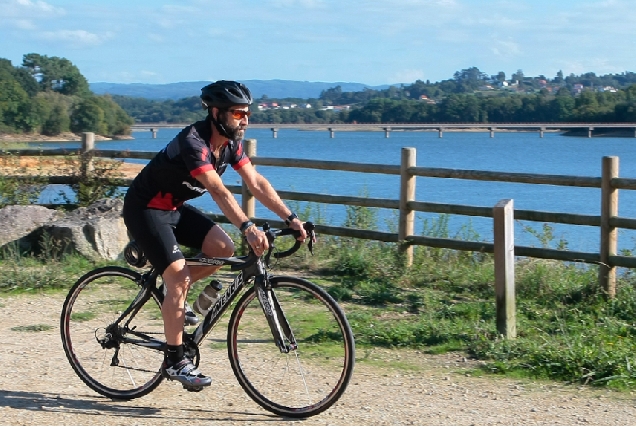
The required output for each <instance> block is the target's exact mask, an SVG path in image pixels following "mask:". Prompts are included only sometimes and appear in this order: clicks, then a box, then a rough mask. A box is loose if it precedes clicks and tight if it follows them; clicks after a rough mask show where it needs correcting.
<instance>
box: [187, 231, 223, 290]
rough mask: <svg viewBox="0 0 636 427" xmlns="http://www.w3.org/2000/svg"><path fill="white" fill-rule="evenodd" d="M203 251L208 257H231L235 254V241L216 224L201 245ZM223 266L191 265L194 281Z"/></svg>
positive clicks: (191, 274)
mask: <svg viewBox="0 0 636 427" xmlns="http://www.w3.org/2000/svg"><path fill="white" fill-rule="evenodd" d="M201 252H203V254H205V256H207V257H229V256H232V255H233V254H234V242H233V241H232V239H231V238H230V236H228V235H227V233H226V232H225V230H223V229H222V228H221V227H219V226H218V224H217V225H215V226H214V227H212V228H211V229H210V231H208V233H207V234H206V235H205V238H204V239H203V244H202V245H201ZM220 268H221V267H217V266H210V267H199V266H196V267H194V266H193V267H190V277H191V280H192V283H194V282H196V281H197V280H200V279H203V278H205V277H208V276H210V275H212V274H214V273H216V272H217V271H218V270H219V269H220Z"/></svg>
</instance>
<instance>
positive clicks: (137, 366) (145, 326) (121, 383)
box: [60, 266, 164, 399]
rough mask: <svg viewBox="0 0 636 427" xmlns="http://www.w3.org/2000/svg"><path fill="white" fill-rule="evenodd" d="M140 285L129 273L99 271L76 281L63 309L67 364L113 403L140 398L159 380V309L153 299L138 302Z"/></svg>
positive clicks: (113, 269)
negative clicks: (117, 400)
mask: <svg viewBox="0 0 636 427" xmlns="http://www.w3.org/2000/svg"><path fill="white" fill-rule="evenodd" d="M140 283H141V275H140V274H139V273H137V272H135V271H133V270H130V269H127V268H120V267H114V266H113V267H104V268H98V269H96V270H93V271H91V272H89V273H87V274H85V275H84V276H83V277H81V278H80V279H79V280H78V281H77V282H76V283H75V285H74V286H73V287H72V288H71V290H70V292H69V294H68V296H67V298H66V301H65V302H64V306H63V309H62V316H61V319H60V331H61V333H62V345H63V346H64V351H65V353H66V357H67V358H68V361H69V362H70V364H71V366H72V367H73V369H74V370H75V372H76V373H77V375H78V376H79V377H80V378H81V379H82V381H84V383H85V384H86V385H87V386H89V387H90V388H92V389H93V390H95V391H96V392H97V393H99V394H101V395H103V396H106V397H110V398H113V399H133V398H137V397H141V396H144V395H145V394H147V393H149V392H151V391H152V390H154V389H155V388H156V387H157V386H158V385H159V383H160V382H161V380H162V379H163V377H162V376H161V363H162V361H163V352H162V351H161V350H160V348H161V346H162V341H161V340H162V339H163V337H164V333H163V321H162V317H161V310H160V308H159V305H158V304H157V303H155V301H154V300H153V301H148V300H147V299H144V298H140V297H142V296H144V295H145V294H143V293H140V291H141V290H142V289H141V286H140ZM150 299H152V298H150ZM134 301H135V306H134V309H133V310H132V311H131V312H130V313H128V314H127V315H126V316H124V317H123V318H122V314H125V313H126V310H127V309H128V307H130V306H131V304H133V302H134Z"/></svg>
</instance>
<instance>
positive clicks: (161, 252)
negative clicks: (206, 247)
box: [123, 202, 215, 274]
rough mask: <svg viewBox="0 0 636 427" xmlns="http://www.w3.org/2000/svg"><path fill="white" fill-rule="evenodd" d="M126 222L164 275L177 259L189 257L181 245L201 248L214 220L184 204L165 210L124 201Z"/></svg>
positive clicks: (152, 261) (129, 231) (137, 240)
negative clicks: (172, 209)
mask: <svg viewBox="0 0 636 427" xmlns="http://www.w3.org/2000/svg"><path fill="white" fill-rule="evenodd" d="M123 216H124V222H125V223H126V227H127V228H128V233H129V234H130V236H131V237H132V238H133V239H134V240H135V241H136V242H137V244H138V245H139V247H140V248H141V250H142V251H143V252H144V254H145V255H146V257H147V258H148V261H150V263H151V264H152V265H153V266H154V267H155V268H156V269H157V271H158V272H159V274H163V272H164V271H165V269H166V268H167V267H168V266H169V265H170V264H172V263H173V262H175V261H177V260H179V259H183V258H185V257H184V255H183V253H182V252H181V249H180V248H179V245H183V246H187V247H189V248H194V249H196V250H201V247H202V246H203V240H204V239H205V236H206V235H207V234H208V232H209V231H210V229H211V228H212V227H214V225H215V222H214V221H212V220H211V219H210V218H209V217H208V216H206V215H205V214H204V213H203V212H201V211H200V210H198V209H196V208H194V207H192V206H190V205H182V206H181V207H179V208H178V209H177V210H176V211H162V210H158V209H152V208H147V207H141V206H139V205H135V204H134V203H126V202H124V211H123Z"/></svg>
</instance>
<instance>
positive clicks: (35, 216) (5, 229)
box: [0, 205, 64, 251]
mask: <svg viewBox="0 0 636 427" xmlns="http://www.w3.org/2000/svg"><path fill="white" fill-rule="evenodd" d="M63 215H64V214H63V213H61V212H58V211H56V210H54V209H48V208H45V207H44V206H38V205H13V206H5V207H4V208H2V209H0V224H2V227H0V247H2V246H5V245H7V244H9V243H13V242H16V243H17V244H18V245H19V248H20V250H22V251H28V250H30V249H31V245H32V240H33V236H32V234H33V233H34V232H37V230H38V229H39V228H40V227H42V225H44V224H47V223H50V222H51V221H55V220H56V219H58V218H60V217H61V216H63Z"/></svg>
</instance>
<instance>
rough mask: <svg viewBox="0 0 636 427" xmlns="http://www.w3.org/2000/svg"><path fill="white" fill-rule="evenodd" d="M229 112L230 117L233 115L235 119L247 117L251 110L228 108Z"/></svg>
mask: <svg viewBox="0 0 636 427" xmlns="http://www.w3.org/2000/svg"><path fill="white" fill-rule="evenodd" d="M230 114H232V117H234V118H235V119H236V120H241V119H244V118H246V117H249V116H251V115H252V112H251V111H243V110H230Z"/></svg>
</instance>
